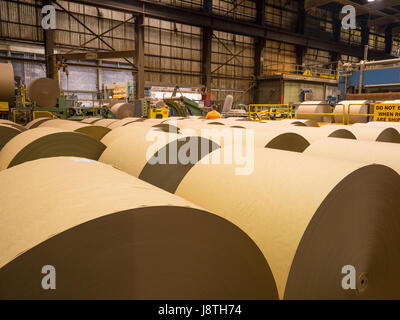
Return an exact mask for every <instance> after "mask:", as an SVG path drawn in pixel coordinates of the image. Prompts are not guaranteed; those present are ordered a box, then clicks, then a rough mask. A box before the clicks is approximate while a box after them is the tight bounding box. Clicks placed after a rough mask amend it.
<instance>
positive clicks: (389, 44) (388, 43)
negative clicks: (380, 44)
mask: <svg viewBox="0 0 400 320" xmlns="http://www.w3.org/2000/svg"><path fill="white" fill-rule="evenodd" d="M392 50H393V26H392V25H388V26H387V27H386V29H385V52H386V53H388V54H391V53H392Z"/></svg>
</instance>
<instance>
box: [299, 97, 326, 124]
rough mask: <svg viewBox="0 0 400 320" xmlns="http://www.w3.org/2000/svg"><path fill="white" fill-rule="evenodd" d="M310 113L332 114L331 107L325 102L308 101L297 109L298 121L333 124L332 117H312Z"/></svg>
mask: <svg viewBox="0 0 400 320" xmlns="http://www.w3.org/2000/svg"><path fill="white" fill-rule="evenodd" d="M310 113H331V106H330V105H329V104H327V103H326V102H324V101H306V102H303V103H301V104H300V106H299V107H298V109H297V116H296V117H297V119H309V120H313V121H314V122H331V121H332V116H330V115H312V114H310Z"/></svg>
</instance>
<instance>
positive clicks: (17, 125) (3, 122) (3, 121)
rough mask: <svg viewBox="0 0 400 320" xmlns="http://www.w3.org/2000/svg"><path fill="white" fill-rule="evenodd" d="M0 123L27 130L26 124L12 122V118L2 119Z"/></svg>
mask: <svg viewBox="0 0 400 320" xmlns="http://www.w3.org/2000/svg"><path fill="white" fill-rule="evenodd" d="M0 124H6V125H9V126H11V127H14V128H16V129H18V130H20V131H25V130H26V128H25V127H24V126H21V125H20V124H18V123H15V122H12V121H10V120H4V119H0Z"/></svg>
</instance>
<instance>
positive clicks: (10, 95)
mask: <svg viewBox="0 0 400 320" xmlns="http://www.w3.org/2000/svg"><path fill="white" fill-rule="evenodd" d="M14 97H15V83H14V68H13V66H12V64H11V63H0V102H8V103H9V104H10V105H13V104H14V102H15V101H14Z"/></svg>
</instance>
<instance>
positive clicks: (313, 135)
mask: <svg viewBox="0 0 400 320" xmlns="http://www.w3.org/2000/svg"><path fill="white" fill-rule="evenodd" d="M322 128H324V129H322ZM322 128H309V127H295V126H293V127H292V126H291V127H284V128H275V132H291V133H296V134H298V135H301V136H302V137H303V138H304V139H306V140H307V141H308V143H309V144H310V143H313V142H314V141H318V140H320V139H324V138H327V137H335V138H343V139H356V137H355V136H354V134H353V133H352V132H351V131H350V130H347V129H344V128H337V127H336V126H324V127H322ZM269 131H270V132H271V130H269Z"/></svg>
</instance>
